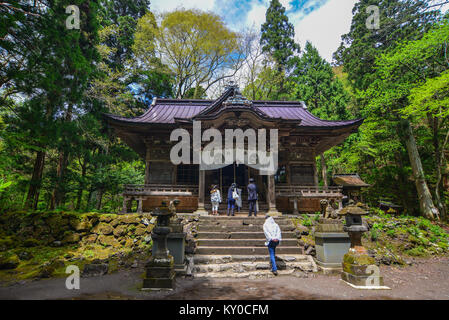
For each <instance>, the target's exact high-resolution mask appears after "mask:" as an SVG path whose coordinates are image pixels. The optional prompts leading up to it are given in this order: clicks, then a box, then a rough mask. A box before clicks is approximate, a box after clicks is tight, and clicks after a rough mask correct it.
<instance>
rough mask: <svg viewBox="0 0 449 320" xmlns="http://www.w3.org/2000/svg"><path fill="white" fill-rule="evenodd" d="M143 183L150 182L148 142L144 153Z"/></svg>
mask: <svg viewBox="0 0 449 320" xmlns="http://www.w3.org/2000/svg"><path fill="white" fill-rule="evenodd" d="M145 184H150V146H149V145H148V144H147V145H146V155H145Z"/></svg>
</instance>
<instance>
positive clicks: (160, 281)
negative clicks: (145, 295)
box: [142, 256, 175, 290]
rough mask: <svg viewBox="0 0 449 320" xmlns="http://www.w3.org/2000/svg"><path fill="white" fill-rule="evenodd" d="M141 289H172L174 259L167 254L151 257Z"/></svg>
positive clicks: (173, 283) (173, 282) (173, 285)
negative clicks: (157, 257)
mask: <svg viewBox="0 0 449 320" xmlns="http://www.w3.org/2000/svg"><path fill="white" fill-rule="evenodd" d="M146 267H147V271H146V276H145V279H143V286H142V290H173V289H174V288H175V271H174V270H173V267H174V259H173V257H172V256H168V257H166V258H163V259H153V260H152V261H150V262H149V263H148V264H147V266H146Z"/></svg>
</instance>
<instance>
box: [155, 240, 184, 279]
mask: <svg viewBox="0 0 449 320" xmlns="http://www.w3.org/2000/svg"><path fill="white" fill-rule="evenodd" d="M185 239H186V234H185V233H184V232H171V233H170V234H169V235H168V236H167V248H168V251H169V252H170V255H172V256H173V259H174V270H175V272H176V274H179V275H183V274H185V272H186V270H187V266H186V262H185V253H184V252H185ZM158 242H159V237H158V236H156V235H155V237H154V238H153V254H157V247H158Z"/></svg>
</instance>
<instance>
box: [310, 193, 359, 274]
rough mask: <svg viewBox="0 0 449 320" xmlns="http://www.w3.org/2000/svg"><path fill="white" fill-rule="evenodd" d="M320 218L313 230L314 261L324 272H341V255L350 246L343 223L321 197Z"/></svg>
mask: <svg viewBox="0 0 449 320" xmlns="http://www.w3.org/2000/svg"><path fill="white" fill-rule="evenodd" d="M320 205H321V214H322V216H321V218H320V219H319V220H318V224H317V225H316V227H315V230H314V234H313V235H314V238H315V248H316V256H315V262H316V264H317V265H318V266H319V267H320V269H321V271H323V273H325V274H330V273H335V272H337V273H339V272H341V270H342V269H341V263H342V262H343V256H344V255H345V253H346V252H348V249H349V247H350V242H349V236H348V234H347V233H346V232H345V231H344V230H343V223H342V221H341V219H339V217H338V213H337V211H335V210H334V209H333V207H332V205H331V204H329V202H328V200H326V199H322V200H321V201H320Z"/></svg>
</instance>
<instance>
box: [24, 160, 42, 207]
mask: <svg viewBox="0 0 449 320" xmlns="http://www.w3.org/2000/svg"><path fill="white" fill-rule="evenodd" d="M44 162H45V151H38V152H37V153H36V160H35V161H34V168H33V175H32V177H31V181H30V187H29V189H28V195H27V198H26V201H25V209H37V203H38V201H39V189H40V186H41V183H42V173H43V172H44Z"/></svg>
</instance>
